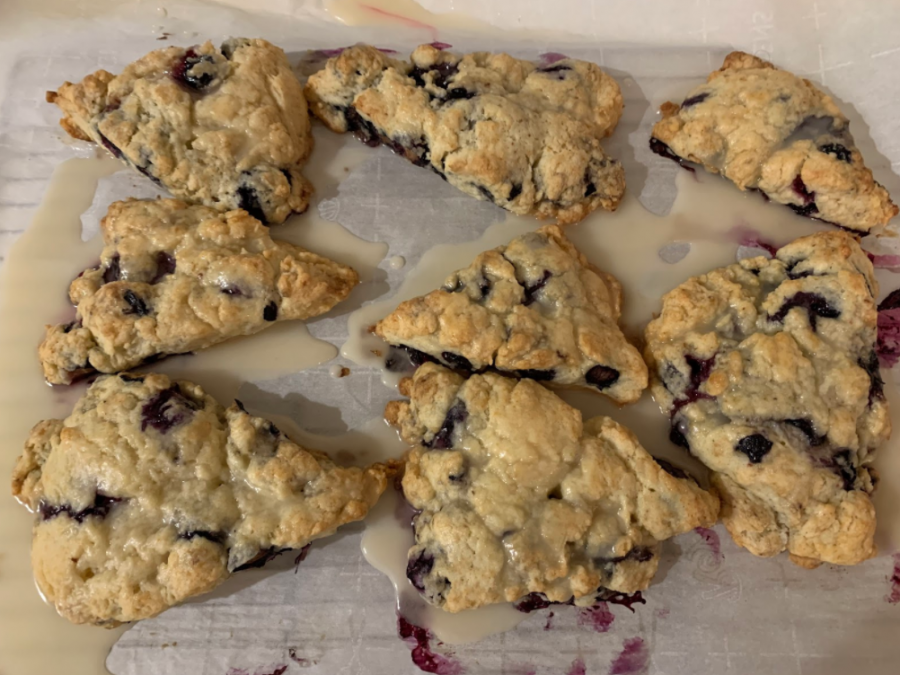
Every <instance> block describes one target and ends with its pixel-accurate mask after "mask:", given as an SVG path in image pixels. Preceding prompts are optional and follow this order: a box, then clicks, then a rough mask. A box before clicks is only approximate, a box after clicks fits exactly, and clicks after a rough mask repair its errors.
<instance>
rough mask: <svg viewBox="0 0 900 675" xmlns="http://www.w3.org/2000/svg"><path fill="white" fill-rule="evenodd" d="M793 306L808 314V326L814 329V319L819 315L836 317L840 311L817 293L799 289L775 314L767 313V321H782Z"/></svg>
mask: <svg viewBox="0 0 900 675" xmlns="http://www.w3.org/2000/svg"><path fill="white" fill-rule="evenodd" d="M794 307H802V308H803V309H805V310H806V313H807V314H808V315H809V327H810V328H812V329H813V331H814V332H815V330H816V320H817V319H818V318H819V317H822V318H823V319H837V318H838V317H840V315H841V312H840V310H838V309H835V308H834V307H832V306H831V305H829V304H828V301H827V300H826V299H825V298H823V297H822V296H821V295H819V294H818V293H807V292H805V291H800V292H799V293H795V294H794V295H792V296H791V297H790V298H788V299H787V300H786V301H785V303H784V304H783V305H782V306H781V309H779V310H778V311H777V312H776V313H775V314H770V315H769V321H778V322H782V321H784V319H785V317H786V316H787V315H788V312H790V311H791V310H792V309H794Z"/></svg>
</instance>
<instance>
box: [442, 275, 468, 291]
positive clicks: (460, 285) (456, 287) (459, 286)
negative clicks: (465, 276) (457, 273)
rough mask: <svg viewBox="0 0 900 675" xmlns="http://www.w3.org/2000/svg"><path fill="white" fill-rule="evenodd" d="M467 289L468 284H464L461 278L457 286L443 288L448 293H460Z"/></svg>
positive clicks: (457, 281) (458, 279)
mask: <svg viewBox="0 0 900 675" xmlns="http://www.w3.org/2000/svg"><path fill="white" fill-rule="evenodd" d="M465 287H466V284H465V283H464V282H463V280H462V279H460V278H457V279H456V283H455V284H453V285H452V286H444V287H443V288H442V290H444V291H446V292H447V293H459V292H460V291H462V290H463V289H464V288H465Z"/></svg>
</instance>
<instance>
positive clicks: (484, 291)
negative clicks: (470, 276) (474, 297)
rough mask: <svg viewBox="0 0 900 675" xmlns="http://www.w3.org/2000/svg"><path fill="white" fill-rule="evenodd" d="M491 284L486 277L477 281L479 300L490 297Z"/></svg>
mask: <svg viewBox="0 0 900 675" xmlns="http://www.w3.org/2000/svg"><path fill="white" fill-rule="evenodd" d="M491 287H492V284H491V282H490V280H489V279H488V278H487V277H481V278H480V279H479V280H478V290H479V291H481V299H482V300H484V299H485V298H486V297H487V296H488V295H490V292H491Z"/></svg>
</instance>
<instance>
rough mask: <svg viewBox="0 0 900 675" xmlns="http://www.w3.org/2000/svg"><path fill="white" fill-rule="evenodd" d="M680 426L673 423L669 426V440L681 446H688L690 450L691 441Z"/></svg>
mask: <svg viewBox="0 0 900 675" xmlns="http://www.w3.org/2000/svg"><path fill="white" fill-rule="evenodd" d="M679 427H680V425H678V424H673V425H672V426H671V427H670V428H669V440H670V441H672V443H674V444H675V445H677V446H679V447H681V448H687V449H688V450H690V449H691V446H690V443H688V439H687V436H685V435H684V432H683V431H682V430H681V429H680V428H679ZM663 468H665V467H663Z"/></svg>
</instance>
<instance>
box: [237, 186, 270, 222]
mask: <svg viewBox="0 0 900 675" xmlns="http://www.w3.org/2000/svg"><path fill="white" fill-rule="evenodd" d="M237 197H238V208H241V209H244V211H246V212H247V213H249V214H250V215H251V216H253V217H254V218H256V219H257V220H258V221H260V222H263V223H265V222H266V212H265V211H263V207H262V204H260V203H259V194H257V192H256V190H254V189H253V188H252V187H250V186H248V185H241V186H240V187H239V188H238V189H237Z"/></svg>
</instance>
